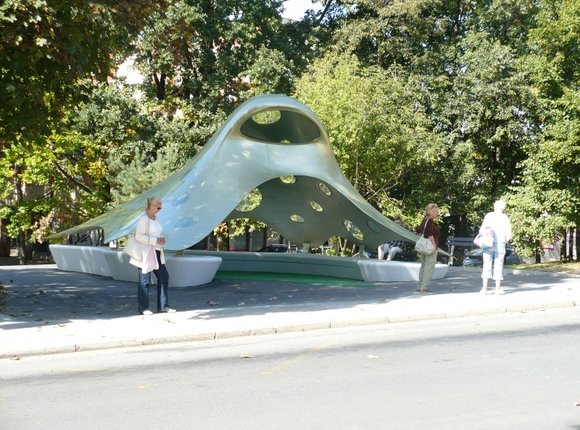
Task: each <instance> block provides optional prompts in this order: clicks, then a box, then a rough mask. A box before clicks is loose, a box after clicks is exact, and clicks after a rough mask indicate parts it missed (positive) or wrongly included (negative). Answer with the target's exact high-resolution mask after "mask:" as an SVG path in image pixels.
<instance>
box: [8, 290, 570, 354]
mask: <svg viewBox="0 0 580 430" xmlns="http://www.w3.org/2000/svg"><path fill="white" fill-rule="evenodd" d="M577 305H578V303H577V301H575V300H567V301H559V302H552V303H540V304H524V305H511V306H497V307H485V308H481V309H478V310H473V309H472V310H466V311H448V312H433V313H425V314H404V313H403V314H400V315H392V316H388V315H384V316H376V315H369V317H361V318H353V317H351V318H344V319H338V320H333V319H332V318H327V319H322V320H321V321H309V322H304V323H298V324H295V323H293V324H287V325H276V326H268V325H266V326H264V327H260V328H248V329H235V330H217V331H207V332H199V333H191V334H183V335H175V336H163V337H144V338H134V339H118V340H111V341H105V340H103V341H98V342H94V341H86V342H83V341H71V342H70V343H66V344H61V345H56V346H46V347H40V348H21V349H15V350H13V351H10V352H1V351H0V359H19V358H21V357H30V356H38V355H48V354H60V353H71V352H82V351H97V350H105V349H115V348H129V347H138V346H147V345H166V344H176V343H189V342H208V341H213V340H218V339H232V338H241V337H248V336H264V335H273V334H285V333H298V332H307V331H312V330H326V329H337V328H347V327H360V326H368V325H382V324H400V323H405V322H415V321H426V320H441V319H454V318H463V317H473V316H488V315H496V314H503V313H513V312H532V311H542V310H546V309H558V308H569V307H576V306H577ZM372 313H374V312H372ZM313 316H314V315H313ZM313 319H314V320H315V319H316V318H313Z"/></svg>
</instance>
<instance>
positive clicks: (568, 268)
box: [509, 261, 580, 275]
mask: <svg viewBox="0 0 580 430" xmlns="http://www.w3.org/2000/svg"><path fill="white" fill-rule="evenodd" d="M509 268H510V269H521V270H540V271H544V272H563V273H572V274H577V275H578V274H580V262H578V261H575V262H571V263H562V262H560V261H550V262H546V263H532V264H527V263H522V264H513V265H510V266H509Z"/></svg>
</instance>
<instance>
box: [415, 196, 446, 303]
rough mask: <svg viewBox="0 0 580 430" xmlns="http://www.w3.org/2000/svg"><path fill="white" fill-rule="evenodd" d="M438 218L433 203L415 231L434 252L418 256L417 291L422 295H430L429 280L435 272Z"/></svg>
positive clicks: (426, 210)
mask: <svg viewBox="0 0 580 430" xmlns="http://www.w3.org/2000/svg"><path fill="white" fill-rule="evenodd" d="M438 216H439V207H438V206H437V205H436V204H435V203H429V204H428V205H427V207H426V208H425V218H423V221H422V222H421V224H419V226H418V227H417V228H416V229H415V231H416V232H417V233H419V234H424V236H425V237H426V238H428V239H429V240H430V241H431V242H432V243H433V246H434V249H435V251H434V252H433V253H432V254H429V255H423V254H419V258H420V259H421V269H420V270H419V287H418V288H417V291H420V292H422V293H430V292H431V288H429V286H430V285H431V278H433V271H434V270H435V263H437V250H438V249H439V236H440V234H441V230H440V229H439V227H438V226H437V224H435V220H436V219H437V217H438Z"/></svg>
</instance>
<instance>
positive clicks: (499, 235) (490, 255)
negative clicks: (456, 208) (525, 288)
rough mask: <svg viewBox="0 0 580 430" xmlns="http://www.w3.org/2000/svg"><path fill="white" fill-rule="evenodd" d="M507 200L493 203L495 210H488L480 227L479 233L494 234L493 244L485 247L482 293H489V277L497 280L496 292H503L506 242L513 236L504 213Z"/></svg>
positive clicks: (509, 223) (508, 220)
mask: <svg viewBox="0 0 580 430" xmlns="http://www.w3.org/2000/svg"><path fill="white" fill-rule="evenodd" d="M504 210H505V202H504V201H503V200H498V201H496V202H495V203H494V204H493V212H488V213H487V214H486V215H485V218H484V219H483V223H482V224H481V227H480V228H479V234H482V235H483V234H489V233H491V234H492V235H493V246H491V247H489V248H483V269H482V271H481V279H482V283H483V287H482V288H481V291H480V293H481V294H486V293H487V283H488V279H489V278H492V279H493V280H494V281H495V294H503V290H502V289H501V281H502V280H503V263H504V259H505V253H506V244H507V243H508V242H509V241H510V240H511V238H512V225H511V222H510V219H509V218H508V216H507V215H506V214H504V213H503V212H504Z"/></svg>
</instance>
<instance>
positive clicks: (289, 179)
mask: <svg viewBox="0 0 580 430" xmlns="http://www.w3.org/2000/svg"><path fill="white" fill-rule="evenodd" d="M280 180H281V181H282V182H284V183H285V184H293V183H294V182H296V178H295V177H294V175H288V176H280Z"/></svg>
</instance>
